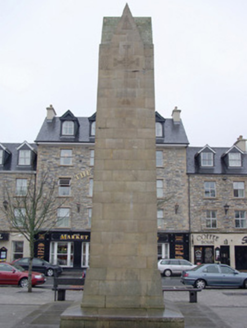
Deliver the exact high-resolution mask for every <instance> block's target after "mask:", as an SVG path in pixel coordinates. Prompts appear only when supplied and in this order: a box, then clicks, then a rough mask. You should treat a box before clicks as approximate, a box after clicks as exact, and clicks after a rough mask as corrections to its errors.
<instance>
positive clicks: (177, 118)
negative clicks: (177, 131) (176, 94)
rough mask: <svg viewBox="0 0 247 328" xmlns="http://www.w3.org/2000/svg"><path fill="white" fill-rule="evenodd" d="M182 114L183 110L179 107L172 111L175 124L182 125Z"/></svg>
mask: <svg viewBox="0 0 247 328" xmlns="http://www.w3.org/2000/svg"><path fill="white" fill-rule="evenodd" d="M180 113H181V110H180V109H178V108H177V106H176V107H175V108H174V109H173V111H172V118H173V122H174V123H175V124H179V123H180Z"/></svg>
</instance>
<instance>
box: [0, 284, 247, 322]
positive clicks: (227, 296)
mask: <svg viewBox="0 0 247 328" xmlns="http://www.w3.org/2000/svg"><path fill="white" fill-rule="evenodd" d="M81 298H82V292H81V291H67V292H66V301H65V302H54V292H53V291H52V290H51V289H48V288H33V292H32V293H28V292H27V291H26V290H25V289H22V288H18V287H0V318H1V319H0V328H14V327H18V328H19V327H20V328H24V327H25V328H59V322H60V315H61V313H62V312H63V311H64V310H65V309H66V308H67V307H68V306H70V305H71V304H72V303H73V301H80V300H81ZM164 299H165V302H170V301H171V302H174V304H175V305H176V306H177V307H178V308H179V309H180V311H181V312H182V314H183V315H184V317H185V328H215V327H217V328H244V327H246V326H247V324H246V323H247V290H244V289H206V290H203V291H202V292H200V293H198V303H189V293H184V292H167V293H165V294H164Z"/></svg>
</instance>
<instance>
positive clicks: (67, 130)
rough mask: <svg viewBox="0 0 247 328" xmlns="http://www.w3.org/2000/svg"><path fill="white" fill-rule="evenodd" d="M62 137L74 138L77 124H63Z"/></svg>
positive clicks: (65, 122) (67, 122)
mask: <svg viewBox="0 0 247 328" xmlns="http://www.w3.org/2000/svg"><path fill="white" fill-rule="evenodd" d="M62 135H63V136H74V135H75V123H74V122H73V121H69V120H68V121H64V122H63V123H62Z"/></svg>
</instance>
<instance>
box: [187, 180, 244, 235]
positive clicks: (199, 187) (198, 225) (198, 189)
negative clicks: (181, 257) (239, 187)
mask: <svg viewBox="0 0 247 328" xmlns="http://www.w3.org/2000/svg"><path fill="white" fill-rule="evenodd" d="M208 181H211V182H215V183H216V196H215V197H210V198H209V197H205V191H204V182H208ZM233 182H244V184H245V196H244V197H243V198H240V197H239V198H237V197H234V195H233ZM246 188H247V177H246V176H244V175H243V176H230V175H227V176H225V175H190V176H189V195H190V222H191V232H209V233H210V232H226V233H230V232H234V233H236V232H238V233H240V232H245V231H246V228H244V229H240V228H235V210H245V211H247V198H246V195H247V189H246ZM225 204H228V205H229V210H228V212H227V214H225V209H224V205H225ZM207 210H215V211H217V228H211V229H209V228H207V227H206V211H207Z"/></svg>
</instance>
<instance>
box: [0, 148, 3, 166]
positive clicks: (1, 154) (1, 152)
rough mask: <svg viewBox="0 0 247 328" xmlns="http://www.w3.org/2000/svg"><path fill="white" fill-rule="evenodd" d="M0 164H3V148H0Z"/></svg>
mask: <svg viewBox="0 0 247 328" xmlns="http://www.w3.org/2000/svg"><path fill="white" fill-rule="evenodd" d="M0 165H3V149H0Z"/></svg>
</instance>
